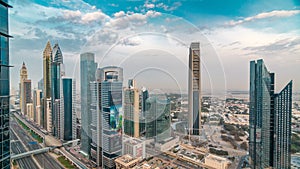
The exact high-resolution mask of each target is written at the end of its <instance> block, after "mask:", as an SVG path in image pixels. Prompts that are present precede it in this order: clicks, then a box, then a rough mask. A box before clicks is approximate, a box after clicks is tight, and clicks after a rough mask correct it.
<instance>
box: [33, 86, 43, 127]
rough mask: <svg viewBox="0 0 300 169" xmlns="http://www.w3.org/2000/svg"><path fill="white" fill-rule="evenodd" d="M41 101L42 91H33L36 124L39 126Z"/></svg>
mask: <svg viewBox="0 0 300 169" xmlns="http://www.w3.org/2000/svg"><path fill="white" fill-rule="evenodd" d="M41 99H42V91H41V90H38V89H35V90H33V113H34V122H35V123H36V124H38V125H40V124H41Z"/></svg>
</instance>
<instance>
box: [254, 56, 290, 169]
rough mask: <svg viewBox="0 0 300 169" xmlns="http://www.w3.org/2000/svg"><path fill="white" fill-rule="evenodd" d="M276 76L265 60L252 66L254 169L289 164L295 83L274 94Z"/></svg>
mask: <svg viewBox="0 0 300 169" xmlns="http://www.w3.org/2000/svg"><path fill="white" fill-rule="evenodd" d="M274 77H275V75H274V73H270V72H269V71H268V69H267V68H266V66H265V64H264V62H263V60H262V59H260V60H257V61H251V62H250V117H249V123H250V126H249V128H250V132H249V134H250V139H249V155H250V165H251V168H252V169H260V168H268V167H275V168H281V169H288V168H289V164H290V154H289V151H290V140H291V113H292V111H291V106H292V82H290V83H289V84H288V85H287V86H286V87H285V88H284V89H283V90H282V91H281V92H280V93H279V94H275V93H274V84H275V78H274Z"/></svg>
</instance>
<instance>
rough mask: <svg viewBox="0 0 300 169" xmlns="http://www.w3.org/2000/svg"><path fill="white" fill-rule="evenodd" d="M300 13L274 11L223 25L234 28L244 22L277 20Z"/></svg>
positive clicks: (297, 11)
mask: <svg viewBox="0 0 300 169" xmlns="http://www.w3.org/2000/svg"><path fill="white" fill-rule="evenodd" d="M299 13H300V10H274V11H271V12H263V13H260V14H257V15H255V16H251V17H247V18H244V19H241V20H237V21H234V20H231V21H229V22H227V23H226V24H225V25H226V26H236V25H240V24H243V23H246V22H252V21H255V20H260V19H266V18H273V17H278V18H282V17H290V16H294V15H297V14H299Z"/></svg>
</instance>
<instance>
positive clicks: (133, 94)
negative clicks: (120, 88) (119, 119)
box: [123, 79, 140, 138]
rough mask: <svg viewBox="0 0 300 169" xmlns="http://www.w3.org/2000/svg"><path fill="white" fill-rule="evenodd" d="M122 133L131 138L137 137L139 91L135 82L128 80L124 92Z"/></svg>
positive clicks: (138, 132)
mask: <svg viewBox="0 0 300 169" xmlns="http://www.w3.org/2000/svg"><path fill="white" fill-rule="evenodd" d="M123 110H124V133H125V134H126V135H128V136H131V137H136V138H137V137H139V135H140V131H139V130H140V128H139V123H140V122H139V120H140V118H139V91H138V89H137V88H136V84H135V80H133V79H130V80H128V88H126V89H125V90H124V105H123Z"/></svg>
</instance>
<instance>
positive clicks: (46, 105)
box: [43, 41, 52, 132]
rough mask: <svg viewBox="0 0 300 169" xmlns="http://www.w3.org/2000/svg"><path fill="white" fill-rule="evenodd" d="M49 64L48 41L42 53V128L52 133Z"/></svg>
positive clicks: (50, 58) (49, 50) (49, 47)
mask: <svg viewBox="0 0 300 169" xmlns="http://www.w3.org/2000/svg"><path fill="white" fill-rule="evenodd" d="M51 62H52V48H51V44H50V41H48V42H47V44H46V47H45V49H44V52H43V79H44V90H43V118H44V120H43V123H44V124H43V127H44V128H45V129H46V130H47V131H48V132H52V117H51V116H52V115H51Z"/></svg>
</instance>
